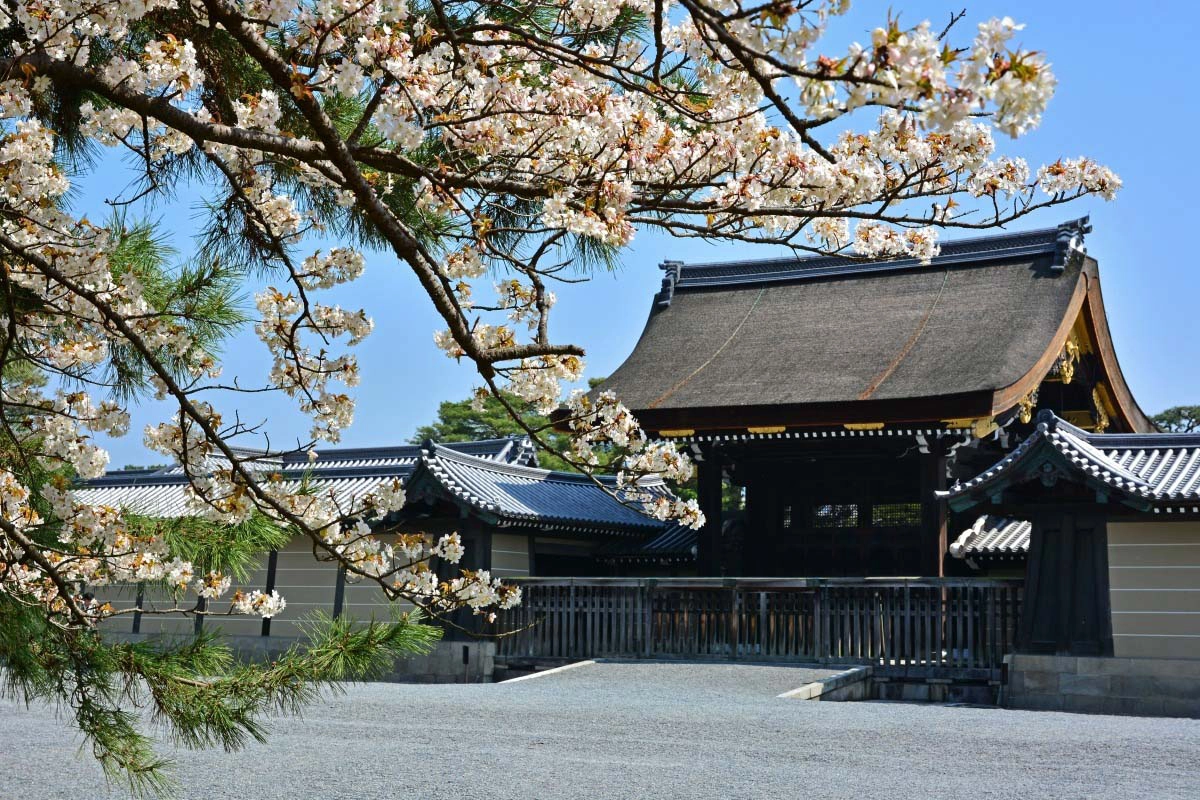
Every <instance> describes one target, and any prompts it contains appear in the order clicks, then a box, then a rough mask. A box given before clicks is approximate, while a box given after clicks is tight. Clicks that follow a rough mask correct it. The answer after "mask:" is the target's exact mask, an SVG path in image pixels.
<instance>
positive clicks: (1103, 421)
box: [1092, 384, 1112, 433]
mask: <svg viewBox="0 0 1200 800" xmlns="http://www.w3.org/2000/svg"><path fill="white" fill-rule="evenodd" d="M1092 405H1094V406H1095V407H1096V433H1104V432H1105V431H1106V430H1108V426H1109V425H1111V424H1112V420H1110V419H1109V418H1108V412H1106V411H1105V410H1104V398H1103V397H1102V396H1101V394H1100V385H1099V384H1097V385H1096V386H1095V388H1093V389H1092Z"/></svg>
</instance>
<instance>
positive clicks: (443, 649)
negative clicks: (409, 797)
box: [104, 632, 496, 683]
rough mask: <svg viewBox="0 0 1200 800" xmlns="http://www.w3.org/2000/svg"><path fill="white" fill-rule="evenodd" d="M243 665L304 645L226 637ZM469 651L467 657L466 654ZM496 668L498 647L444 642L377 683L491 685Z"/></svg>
mask: <svg viewBox="0 0 1200 800" xmlns="http://www.w3.org/2000/svg"><path fill="white" fill-rule="evenodd" d="M104 638H106V639H111V640H116V641H124V642H144V641H147V640H148V639H151V638H154V637H152V636H151V635H150V634H135V633H118V632H105V633H104ZM221 641H222V643H223V644H225V645H228V646H229V647H230V648H232V649H233V655H234V658H236V659H238V660H239V661H251V662H256V663H259V662H265V661H270V660H271V659H273V658H277V657H278V656H279V655H280V654H281V653H283V652H284V651H285V650H287V649H288V648H289V647H291V646H292V645H294V644H296V643H297V642H299V641H301V640H300V639H299V637H295V636H229V635H226V636H223V637H221ZM464 651H465V653H464ZM495 666H496V643H495V642H491V641H466V642H455V641H441V642H438V643H437V644H436V645H434V647H433V649H432V650H431V651H429V653H427V654H425V655H423V656H412V657H410V658H402V659H399V660H397V661H396V663H395V664H393V665H392V669H391V671H390V672H388V673H387V674H385V675H381V676H380V677H378V678H376V679H375V680H379V681H387V682H392V683H491V682H492V674H493V672H494V670H495Z"/></svg>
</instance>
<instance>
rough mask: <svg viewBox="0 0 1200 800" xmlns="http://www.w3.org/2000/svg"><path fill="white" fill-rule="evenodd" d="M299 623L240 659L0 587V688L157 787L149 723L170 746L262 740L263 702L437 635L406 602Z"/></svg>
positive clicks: (422, 647) (121, 776) (424, 645)
mask: <svg viewBox="0 0 1200 800" xmlns="http://www.w3.org/2000/svg"><path fill="white" fill-rule="evenodd" d="M305 632H306V634H307V639H308V641H307V642H306V643H305V644H302V645H295V646H293V647H292V648H290V649H289V650H287V651H286V652H285V653H283V654H282V655H281V656H279V657H278V658H276V659H275V660H273V661H271V662H270V663H266V664H250V663H240V662H237V661H235V660H234V658H233V654H232V652H231V651H230V650H229V648H228V647H225V646H224V645H222V644H220V641H219V639H218V638H216V637H215V636H214V635H212V634H211V633H202V634H200V635H198V636H196V637H186V638H181V639H176V640H171V639H166V638H163V639H160V640H151V641H146V642H137V643H126V642H106V641H105V640H103V639H102V638H101V637H100V636H99V635H98V634H97V633H96V632H95V631H80V630H64V629H62V628H60V627H58V626H55V625H52V624H50V623H49V622H48V621H47V620H46V619H45V617H44V615H42V614H41V613H40V612H39V611H37V610H36V609H32V608H29V607H27V606H24V605H21V604H19V603H16V602H14V601H13V600H12V599H11V597H10V596H8V595H4V594H0V662H3V663H4V664H5V666H6V669H5V670H4V672H3V673H2V677H0V680H2V681H3V683H2V684H0V691H3V693H4V695H5V696H7V697H10V698H12V699H15V700H18V701H21V702H25V703H35V702H47V703H51V704H55V705H58V706H59V707H60V708H61V709H63V710H64V712H65V713H70V714H72V715H73V717H74V721H75V724H76V725H77V726H78V727H79V729H80V731H81V732H82V733H83V734H84V736H85V737H86V738H87V741H88V744H89V746H90V747H91V750H92V752H93V754H94V755H95V757H96V758H97V759H98V760H99V761H100V764H101V766H102V767H103V769H104V772H105V774H106V775H107V776H108V777H109V779H110V780H113V781H119V782H120V783H122V784H124V785H125V786H126V787H127V788H128V789H129V790H130V791H131V792H133V793H134V794H137V795H161V794H164V793H166V792H169V791H170V789H171V785H170V782H169V778H168V775H169V773H168V772H167V771H165V770H164V768H165V767H168V766H169V760H168V759H166V758H165V757H164V756H162V755H161V754H159V753H157V752H156V751H155V749H154V743H153V739H152V738H151V737H150V736H149V735H148V733H147V732H146V731H147V728H148V726H153V728H155V729H157V730H158V731H159V732H161V734H162V736H163V737H165V738H166V740H167V741H169V742H171V743H172V744H175V745H177V746H181V747H185V748H200V747H217V746H219V747H222V748H224V749H225V750H236V749H238V748H240V747H243V746H244V745H246V744H247V743H248V742H250V741H251V740H254V741H259V742H261V741H263V740H264V738H265V735H266V729H265V727H264V726H263V724H262V722H261V721H260V720H261V718H262V717H263V716H264V715H265V714H269V713H273V712H283V713H289V714H294V713H297V712H298V711H299V710H300V709H301V708H302V707H303V706H304V705H305V704H306V703H309V702H311V701H312V700H313V699H315V698H316V697H317V696H319V695H320V694H321V692H322V691H323V690H333V691H336V690H337V689H338V685H337V683H335V682H337V681H345V680H349V679H361V678H372V677H378V676H380V675H381V674H383V673H384V672H386V671H387V670H388V669H389V668H390V667H391V665H392V664H393V663H394V661H395V660H396V659H397V658H400V657H404V656H409V655H413V654H415V653H423V652H427V651H428V650H429V649H430V648H431V647H432V646H433V644H434V643H435V642H436V641H437V640H438V638H439V637H440V636H441V630H440V629H439V628H435V627H432V626H429V625H425V624H422V623H421V620H420V617H419V615H417V614H415V613H414V614H395V615H393V616H392V617H391V618H390V619H387V620H372V621H370V622H369V623H366V624H362V625H359V626H353V625H351V623H350V622H348V621H346V620H334V619H330V618H328V617H321V616H318V617H314V618H313V619H311V620H310V621H309V622H308V623H307V625H306V629H305Z"/></svg>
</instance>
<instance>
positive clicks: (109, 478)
mask: <svg viewBox="0 0 1200 800" xmlns="http://www.w3.org/2000/svg"><path fill="white" fill-rule="evenodd" d="M446 447H447V448H453V450H454V451H458V452H463V453H469V454H471V456H472V457H473V458H476V459H478V460H483V461H488V460H490V461H494V462H502V463H515V464H522V465H524V464H536V463H537V454H536V450H535V448H534V446H533V443H532V442H531V441H530V440H529V439H528V438H527V437H510V438H504V439H483V440H480V441H476V442H455V443H453V444H450V445H446ZM421 452H422V451H421V447H420V446H419V445H400V446H397V447H374V448H331V449H328V450H325V449H322V450H319V451H318V458H317V460H316V461H313V462H311V463H310V462H309V460H308V453H307V451H291V452H287V453H272V454H266V453H261V452H260V451H259V452H256V451H249V450H239V451H238V455H239V456H246V457H254V461H253V464H254V465H255V466H256V467H257V466H258V465H260V464H261V465H262V466H261V468H262V469H266V470H270V471H272V472H278V473H280V474H281V475H283V476H284V477H285V478H291V479H294V481H295V482H296V483H297V484H298V483H299V481H300V480H301V479H304V478H307V479H308V482H309V485H310V486H312V487H313V488H315V489H318V490H324V491H329V492H332V493H333V495H334V497H335V498H336V499H337V500H338V501H339V502H343V503H348V502H349V501H351V500H354V499H357V498H358V497H361V496H362V495H364V494H366V493H368V492H370V491H371V490H373V489H375V488H376V487H378V485H379V483H380V481H381V480H383V479H385V478H396V477H398V478H401V479H402V480H407V479H408V477H409V476H410V475H411V474H412V472H413V470H414V469H416V466H417V463H418V462H419V461H420V459H421ZM256 456H261V458H259V457H256ZM227 464H228V461H227V460H225V459H217V458H213V459H210V461H209V463H208V465H207V466H208V468H209V469H218V468H221V467H222V466H226V465H227ZM187 486H188V480H187V478H186V476H185V475H184V474H183V469H182V468H181V467H180V466H178V465H174V466H170V467H165V468H163V469H157V470H127V471H118V472H110V473H108V474H107V475H105V476H104V477H103V478H97V479H96V480H92V481H87V482H85V483H83V484H81V485H80V486H79V487H78V488H76V489H75V491H74V493H73V494H74V496H75V497H76V499H78V500H79V501H80V502H84V503H91V504H94V505H108V506H114V507H117V508H127V509H129V510H131V511H134V512H137V513H139V514H145V515H148V516H155V517H179V516H185V515H186V514H188V513H189V512H188V503H187V494H186V488H187Z"/></svg>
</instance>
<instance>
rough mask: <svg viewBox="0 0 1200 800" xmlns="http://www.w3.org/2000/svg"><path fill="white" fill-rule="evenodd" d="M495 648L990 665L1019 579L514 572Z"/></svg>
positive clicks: (1013, 619)
mask: <svg viewBox="0 0 1200 800" xmlns="http://www.w3.org/2000/svg"><path fill="white" fill-rule="evenodd" d="M513 582H514V583H518V584H520V585H521V587H522V590H523V592H524V600H523V602H522V603H521V605H520V606H519V607H518V608H517V609H515V610H514V611H513V612H511V613H510V614H508V615H507V616H506V618H505V619H504V620H503V623H504V627H505V628H506V629H509V630H512V629H517V632H516V633H513V634H511V635H509V636H506V637H504V638H502V639H501V640H500V643H499V654H500V655H502V656H507V657H510V658H512V657H530V658H597V657H610V658H613V657H615V658H651V657H680V658H726V659H741V660H747V661H755V660H763V661H769V660H781V661H784V660H791V661H813V662H823V663H866V664H876V665H880V666H883V667H904V668H909V667H938V668H950V669H986V670H997V669H999V668H1000V665H1001V663H1002V660H1003V658H1004V655H1005V654H1007V653H1009V652H1011V651H1012V645H1013V641H1014V638H1015V636H1016V628H1017V619H1018V617H1019V615H1020V604H1021V594H1022V581H1019V580H1011V581H1010V580H983V579H957V578H931V579H891V578H889V579H870V578H867V579H839V578H797V579H782V580H781V579H766V578H764V579H757V578H742V579H721V578H710V579H704V578H640V579H639V578H526V579H522V580H517V581H513Z"/></svg>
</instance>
